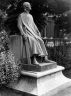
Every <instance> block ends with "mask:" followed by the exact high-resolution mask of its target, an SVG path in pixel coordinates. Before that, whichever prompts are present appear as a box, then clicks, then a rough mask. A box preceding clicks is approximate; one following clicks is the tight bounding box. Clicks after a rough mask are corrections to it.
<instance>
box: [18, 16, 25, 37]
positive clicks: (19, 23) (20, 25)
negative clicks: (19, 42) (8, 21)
mask: <svg viewBox="0 0 71 96" xmlns="http://www.w3.org/2000/svg"><path fill="white" fill-rule="evenodd" d="M23 27H24V28H23ZM18 28H19V30H20V32H21V35H22V36H24V38H26V37H27V35H26V33H25V31H26V30H25V26H24V25H22V20H21V16H19V17H18Z"/></svg>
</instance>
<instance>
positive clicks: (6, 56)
mask: <svg viewBox="0 0 71 96" xmlns="http://www.w3.org/2000/svg"><path fill="white" fill-rule="evenodd" d="M8 39H9V38H8V35H7V33H6V31H5V30H3V31H1V32H0V84H1V85H3V84H7V83H10V82H14V81H16V80H17V79H18V77H19V76H20V66H19V64H16V63H15V56H14V54H13V53H12V51H11V50H10V49H9V48H8V45H7V44H8Z"/></svg>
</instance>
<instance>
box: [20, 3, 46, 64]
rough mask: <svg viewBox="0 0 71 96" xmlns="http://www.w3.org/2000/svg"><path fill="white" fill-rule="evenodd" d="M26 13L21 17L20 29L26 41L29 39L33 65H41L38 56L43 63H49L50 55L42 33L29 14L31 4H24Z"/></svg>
mask: <svg viewBox="0 0 71 96" xmlns="http://www.w3.org/2000/svg"><path fill="white" fill-rule="evenodd" d="M23 7H24V12H23V13H21V14H20V15H19V18H18V28H19V30H20V32H21V35H22V36H23V38H24V39H28V41H29V45H30V49H29V50H30V58H32V61H33V62H32V63H33V64H39V62H38V60H37V56H38V57H41V58H44V59H43V61H44V62H47V61H48V57H47V55H48V53H47V51H46V48H45V45H44V42H43V40H42V37H41V35H40V32H39V30H38V28H37V26H36V24H35V23H34V20H33V17H32V15H31V14H30V13H29V12H30V10H31V5H30V3H29V2H24V3H23Z"/></svg>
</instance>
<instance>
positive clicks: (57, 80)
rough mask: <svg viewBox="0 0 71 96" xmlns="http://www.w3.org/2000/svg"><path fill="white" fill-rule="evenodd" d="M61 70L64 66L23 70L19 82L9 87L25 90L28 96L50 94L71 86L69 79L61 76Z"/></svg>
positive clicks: (50, 95) (47, 95)
mask: <svg viewBox="0 0 71 96" xmlns="http://www.w3.org/2000/svg"><path fill="white" fill-rule="evenodd" d="M62 70H64V67H61V66H57V67H56V68H53V69H50V70H46V71H42V72H32V71H25V70H23V71H21V74H22V78H20V80H19V82H17V83H16V84H10V85H9V87H11V88H13V89H15V90H19V91H21V92H26V93H28V94H29V95H28V96H52V95H53V94H55V93H56V92H57V91H58V90H61V89H62V88H65V87H68V86H71V80H70V79H68V78H66V77H65V76H63V74H62ZM30 94H32V95H30Z"/></svg>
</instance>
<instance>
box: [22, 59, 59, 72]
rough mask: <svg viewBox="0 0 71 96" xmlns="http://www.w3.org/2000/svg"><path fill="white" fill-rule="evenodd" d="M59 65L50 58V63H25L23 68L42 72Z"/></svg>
mask: <svg viewBox="0 0 71 96" xmlns="http://www.w3.org/2000/svg"><path fill="white" fill-rule="evenodd" d="M56 67H57V63H56V62H54V61H51V60H48V63H39V64H38V65H36V64H23V69H24V70H26V71H33V72H34V71H35V72H41V71H45V70H50V69H53V68H56Z"/></svg>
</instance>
